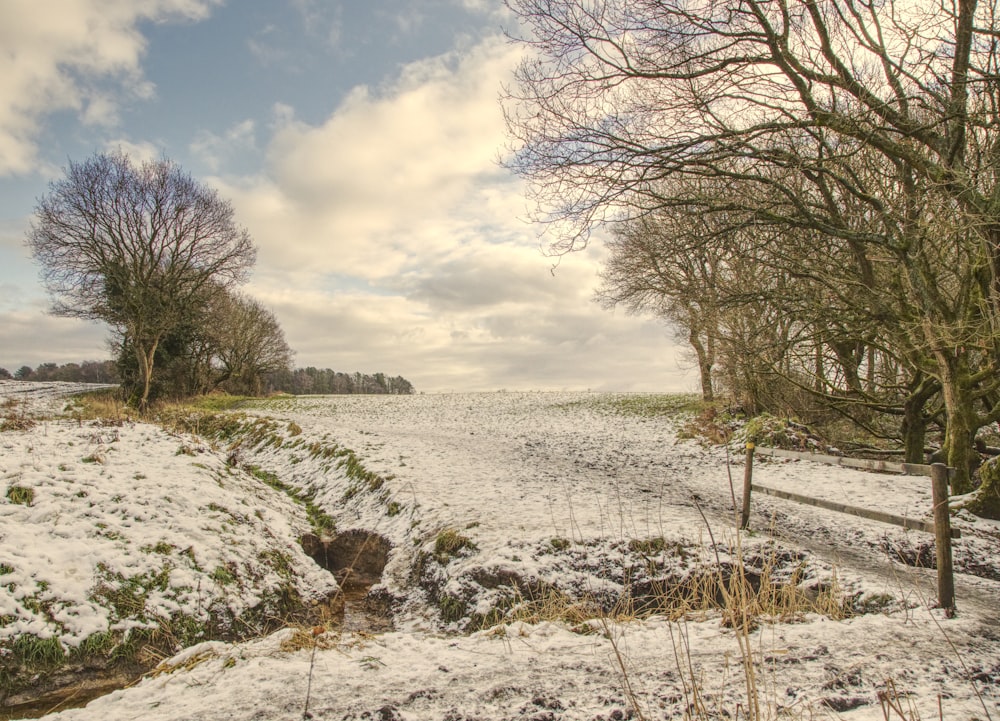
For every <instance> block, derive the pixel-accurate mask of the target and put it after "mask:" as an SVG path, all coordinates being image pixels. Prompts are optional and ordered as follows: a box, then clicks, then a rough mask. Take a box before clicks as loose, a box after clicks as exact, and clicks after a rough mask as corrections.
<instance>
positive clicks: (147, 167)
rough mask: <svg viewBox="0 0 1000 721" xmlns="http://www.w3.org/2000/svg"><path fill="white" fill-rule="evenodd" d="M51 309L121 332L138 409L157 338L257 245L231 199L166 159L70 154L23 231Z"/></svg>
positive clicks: (235, 280) (144, 400) (240, 278)
mask: <svg viewBox="0 0 1000 721" xmlns="http://www.w3.org/2000/svg"><path fill="white" fill-rule="evenodd" d="M27 243H28V246H29V247H30V248H31V252H32V256H33V257H34V259H35V261H36V262H38V263H39V265H40V266H41V275H42V280H43V282H44V284H45V287H46V289H47V290H48V291H49V293H50V294H51V295H52V296H53V299H54V303H53V307H52V312H53V313H54V314H55V315H60V316H67V317H73V318H85V319H89V320H97V321H103V322H105V323H107V324H108V325H110V326H111V327H112V328H113V329H115V330H116V331H117V332H118V333H120V334H121V335H122V336H123V337H125V338H127V339H129V341H130V342H131V345H132V347H133V348H134V351H135V356H136V360H137V361H138V364H139V370H140V378H141V388H140V390H139V391H138V393H137V396H138V397H137V398H135V399H134V400H135V402H136V403H137V404H138V406H139V407H140V408H145V407H146V406H147V404H148V402H149V391H150V383H151V380H152V378H153V365H154V358H155V355H156V349H157V346H158V345H159V344H160V342H161V341H162V340H163V339H164V338H165V337H166V336H167V335H168V334H169V333H170V331H171V330H172V329H173V328H174V327H175V326H176V325H177V324H178V323H179V322H180V321H181V320H182V319H183V318H184V317H186V315H189V311H190V310H191V309H192V305H193V304H199V303H201V302H202V301H203V298H204V295H205V291H206V290H207V289H209V288H210V287H214V288H231V287H234V286H236V285H238V284H240V283H243V282H245V281H246V279H247V276H248V274H249V272H250V269H251V268H252V266H253V264H254V261H255V259H256V250H255V248H254V246H253V242H252V241H251V239H250V235H249V233H248V232H247V230H246V229H245V228H242V227H240V226H239V225H237V223H236V221H235V218H234V212H233V207H232V204H231V203H229V202H228V201H226V200H223V199H222V198H220V197H219V195H218V194H217V193H216V192H215V191H214V190H212V189H211V188H208V187H206V186H205V185H203V184H201V183H199V182H197V181H196V180H194V179H193V178H192V177H191V176H190V175H189V174H187V173H185V172H184V171H183V170H181V168H180V167H179V166H177V165H176V164H175V163H173V162H170V161H169V160H158V161H151V162H144V163H141V164H136V163H133V162H132V160H131V159H130V158H129V157H128V155H126V154H124V153H121V152H116V153H101V154H97V155H95V156H93V157H91V158H89V159H87V160H85V161H83V162H80V163H74V162H71V163H70V164H69V167H68V168H67V169H66V174H65V177H64V178H62V179H60V180H57V181H54V182H53V183H51V184H50V186H49V192H48V194H47V195H45V196H43V197H42V198H41V199H40V200H39V201H38V206H37V207H36V208H35V217H34V221H33V223H32V225H31V227H30V229H29V231H28V234H27Z"/></svg>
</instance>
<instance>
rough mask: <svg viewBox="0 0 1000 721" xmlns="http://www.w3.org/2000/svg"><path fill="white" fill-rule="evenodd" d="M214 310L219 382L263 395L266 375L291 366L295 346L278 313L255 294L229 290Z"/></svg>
mask: <svg viewBox="0 0 1000 721" xmlns="http://www.w3.org/2000/svg"><path fill="white" fill-rule="evenodd" d="M220 300H221V302H220V303H219V304H218V305H217V306H216V308H215V310H214V312H213V314H212V316H213V317H212V322H213V327H214V329H215V330H214V333H213V336H214V340H215V359H216V363H217V364H218V366H219V374H218V377H217V378H216V384H217V385H221V386H223V387H225V388H226V389H227V390H229V391H231V392H234V393H246V394H250V395H259V394H260V392H261V387H262V383H263V380H264V377H265V376H267V375H268V374H271V373H278V372H280V371H287V370H291V364H292V356H293V353H292V349H291V348H290V347H289V346H288V343H287V342H286V341H285V333H284V331H283V330H282V329H281V325H280V324H279V323H278V319H277V317H276V316H275V315H274V313H273V312H272V311H270V310H268V309H267V308H265V307H264V306H263V305H261V304H260V303H259V302H258V301H256V300H254V299H253V298H249V297H246V296H243V295H238V294H232V293H230V294H226V295H225V296H223V298H221V299H220Z"/></svg>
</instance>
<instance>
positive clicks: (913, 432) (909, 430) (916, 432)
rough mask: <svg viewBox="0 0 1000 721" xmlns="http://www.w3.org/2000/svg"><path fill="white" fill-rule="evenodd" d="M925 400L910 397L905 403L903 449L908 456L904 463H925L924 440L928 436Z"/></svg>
mask: <svg viewBox="0 0 1000 721" xmlns="http://www.w3.org/2000/svg"><path fill="white" fill-rule="evenodd" d="M924 402H925V401H924V400H923V399H922V398H914V397H912V396H911V397H909V398H907V399H906V401H905V402H904V403H903V423H902V428H901V430H902V433H903V449H904V450H905V452H906V454H905V456H904V458H903V462H904V463H923V462H924V440H925V436H926V435H927V422H926V420H925V419H924Z"/></svg>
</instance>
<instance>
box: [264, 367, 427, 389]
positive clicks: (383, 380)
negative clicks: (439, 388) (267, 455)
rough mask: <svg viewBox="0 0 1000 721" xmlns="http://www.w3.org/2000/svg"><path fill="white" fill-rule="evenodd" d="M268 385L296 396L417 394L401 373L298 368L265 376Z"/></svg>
mask: <svg viewBox="0 0 1000 721" xmlns="http://www.w3.org/2000/svg"><path fill="white" fill-rule="evenodd" d="M265 382H266V384H267V388H268V390H269V391H271V392H273V393H291V394H293V395H297V396H298V395H331V394H349V393H375V394H390V395H409V394H411V393H414V392H415V390H414V388H413V384H412V383H410V381H408V380H406V379H405V378H403V377H402V376H395V377H392V376H387V375H386V374H385V373H372V374H370V375H369V374H366V373H341V372H339V371H334V370H331V369H329V368H313V367H311V366H310V367H309V368H296V369H295V370H293V371H278V372H277V373H272V374H269V375H268V376H267V378H266V379H265Z"/></svg>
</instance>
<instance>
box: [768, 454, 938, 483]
mask: <svg viewBox="0 0 1000 721" xmlns="http://www.w3.org/2000/svg"><path fill="white" fill-rule="evenodd" d="M757 455H760V456H771V457H774V458H795V459H799V460H805V461H814V462H816V463H825V464H827V465H830V466H843V467H845V468H858V469H860V470H863V471H880V472H882V473H899V474H901V475H904V476H927V477H928V478H930V477H931V466H928V465H924V464H922V463H897V462H896V461H883V460H881V459H871V458H846V457H844V456H825V455H820V454H818V453H809V452H806V451H786V450H785V449H784V448H762V447H758V448H757ZM948 473H949V476H951V475H954V473H955V469H954V468H950V469H949V471H948Z"/></svg>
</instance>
